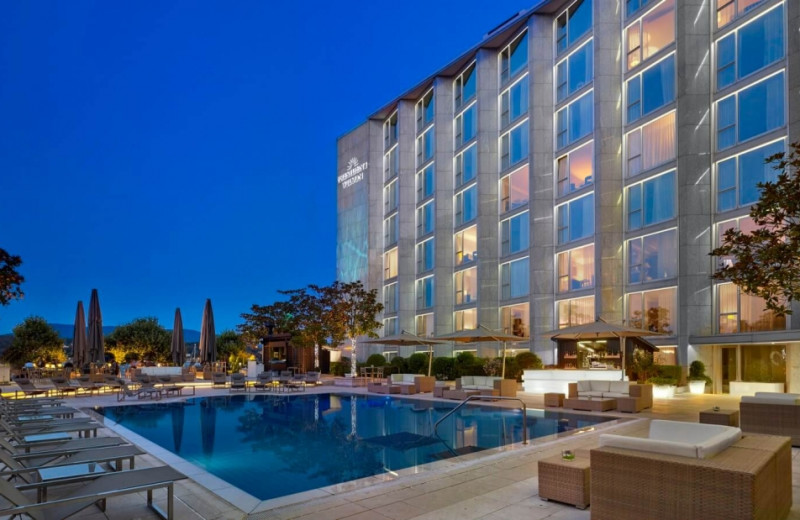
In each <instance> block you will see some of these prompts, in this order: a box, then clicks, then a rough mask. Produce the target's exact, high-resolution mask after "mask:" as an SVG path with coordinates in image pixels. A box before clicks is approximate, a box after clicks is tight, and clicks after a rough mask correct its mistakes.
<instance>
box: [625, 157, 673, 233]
mask: <svg viewBox="0 0 800 520" xmlns="http://www.w3.org/2000/svg"><path fill="white" fill-rule="evenodd" d="M672 218H675V170H672V171H669V172H667V173H665V174H662V175H659V176H657V177H652V178H650V179H647V180H646V181H644V182H640V183H638V184H633V185H631V186H630V187H628V230H633V229H640V228H642V227H647V226H650V225H653V224H657V223H659V222H664V221H666V220H670V219H672Z"/></svg>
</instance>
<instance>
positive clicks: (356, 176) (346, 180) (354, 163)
mask: <svg viewBox="0 0 800 520" xmlns="http://www.w3.org/2000/svg"><path fill="white" fill-rule="evenodd" d="M368 166H369V162H367V161H364V162H363V163H361V164H359V162H358V159H356V158H355V157H353V158H352V159H350V160H349V161H347V168H346V169H345V172H344V173H343V174H341V175H339V184H341V185H342V188H349V187H350V186H352V185H353V184H355V183H357V182H361V181H363V180H364V174H365V173H366V172H367V167H368Z"/></svg>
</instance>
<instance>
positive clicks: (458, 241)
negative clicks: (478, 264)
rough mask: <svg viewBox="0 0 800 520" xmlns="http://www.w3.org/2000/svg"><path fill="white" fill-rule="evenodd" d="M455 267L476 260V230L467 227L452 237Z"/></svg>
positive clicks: (474, 227)
mask: <svg viewBox="0 0 800 520" xmlns="http://www.w3.org/2000/svg"><path fill="white" fill-rule="evenodd" d="M454 242H455V244H454V245H455V252H456V266H459V265H463V264H468V263H470V262H474V261H476V260H477V259H478V228H477V227H476V226H472V227H469V228H467V229H465V230H464V231H460V232H458V233H456V234H455V236H454Z"/></svg>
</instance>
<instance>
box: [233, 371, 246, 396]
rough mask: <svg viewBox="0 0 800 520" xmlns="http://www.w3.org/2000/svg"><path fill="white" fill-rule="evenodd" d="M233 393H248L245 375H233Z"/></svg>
mask: <svg viewBox="0 0 800 520" xmlns="http://www.w3.org/2000/svg"><path fill="white" fill-rule="evenodd" d="M231 392H247V378H245V377H244V374H239V373H234V374H231Z"/></svg>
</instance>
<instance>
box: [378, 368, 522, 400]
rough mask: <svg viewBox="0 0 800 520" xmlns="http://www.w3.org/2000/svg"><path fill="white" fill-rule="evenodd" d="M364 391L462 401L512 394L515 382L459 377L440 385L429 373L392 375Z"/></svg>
mask: <svg viewBox="0 0 800 520" xmlns="http://www.w3.org/2000/svg"><path fill="white" fill-rule="evenodd" d="M367 391H369V392H373V393H378V394H405V395H410V394H418V393H427V392H433V396H434V397H441V398H443V399H458V400H464V399H466V398H467V397H469V396H471V395H489V396H506V397H515V396H516V395H517V382H516V381H515V380H513V379H503V378H501V377H491V376H462V377H460V378H458V379H456V381H455V386H453V385H442V384H439V383H437V382H436V378H434V377H431V376H421V375H416V374H392V375H391V376H389V377H387V378H386V379H385V380H383V381H380V382H373V383H368V384H367Z"/></svg>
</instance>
